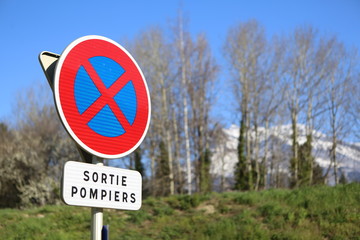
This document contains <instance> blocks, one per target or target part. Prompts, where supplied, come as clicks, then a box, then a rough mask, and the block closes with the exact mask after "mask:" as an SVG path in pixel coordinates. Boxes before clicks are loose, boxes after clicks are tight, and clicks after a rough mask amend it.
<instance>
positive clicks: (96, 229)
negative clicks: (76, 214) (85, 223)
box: [91, 156, 104, 239]
mask: <svg viewBox="0 0 360 240" xmlns="http://www.w3.org/2000/svg"><path fill="white" fill-rule="evenodd" d="M93 164H95V165H97V166H103V165H104V163H103V161H102V160H101V159H99V158H98V157H96V156H93ZM102 227H103V209H102V208H91V239H101V238H102V234H101V233H102Z"/></svg>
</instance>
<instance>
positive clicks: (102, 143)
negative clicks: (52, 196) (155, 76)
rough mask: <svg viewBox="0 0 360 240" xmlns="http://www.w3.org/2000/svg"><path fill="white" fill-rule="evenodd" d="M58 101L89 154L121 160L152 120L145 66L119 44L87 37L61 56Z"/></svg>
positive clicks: (68, 125)
mask: <svg viewBox="0 0 360 240" xmlns="http://www.w3.org/2000/svg"><path fill="white" fill-rule="evenodd" d="M54 95H55V104H56V108H57V111H58V113H59V116H60V119H61V121H62V122H63V124H64V126H65V129H66V130H67V131H68V132H69V134H70V136H71V137H72V138H73V139H74V140H75V141H76V142H77V143H78V144H79V145H80V146H81V147H82V148H83V149H84V150H86V151H87V152H89V153H91V154H93V155H95V156H98V157H101V158H120V157H123V156H125V155H127V154H129V153H131V152H132V151H133V150H135V149H136V148H137V147H138V146H139V145H140V143H141V142H142V140H143V139H144V137H145V134H146V132H147V130H148V126H149V122H150V112H151V107H150V97H149V90H148V87H147V84H146V81H145V78H144V75H143V73H142V72H141V69H140V68H139V66H138V64H137V63H136V61H135V60H134V59H133V57H132V56H131V55H130V54H129V53H128V52H127V51H126V50H125V49H124V48H123V47H122V46H120V45H119V44H118V43H116V42H114V41H112V40H110V39H108V38H105V37H101V36H85V37H82V38H79V39H77V40H75V41H74V42H72V43H71V44H70V45H69V46H68V47H67V48H66V49H65V50H64V52H63V53H62V54H61V56H60V58H59V60H58V63H57V66H56V69H55V77H54Z"/></svg>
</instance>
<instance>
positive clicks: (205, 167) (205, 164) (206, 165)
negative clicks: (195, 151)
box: [199, 149, 212, 193]
mask: <svg viewBox="0 0 360 240" xmlns="http://www.w3.org/2000/svg"><path fill="white" fill-rule="evenodd" d="M199 160H200V161H199V163H200V166H199V168H200V193H209V192H211V190H212V180H211V175H210V165H211V152H210V150H209V149H206V150H205V152H203V153H202V154H201V156H200V159H199Z"/></svg>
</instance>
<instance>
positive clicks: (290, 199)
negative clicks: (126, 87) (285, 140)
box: [0, 184, 360, 240]
mask: <svg viewBox="0 0 360 240" xmlns="http://www.w3.org/2000/svg"><path fill="white" fill-rule="evenodd" d="M104 224H108V225H110V239H111V240H115V239H136V240H137V239H164V240H165V239H197V240H205V239H206V240H210V239H211V240H216V239H219V240H220V239H224V240H225V239H226V240H227V239H360V184H349V185H339V186H336V187H328V186H318V187H307V188H301V189H297V190H287V189H273V190H266V191H261V192H228V193H223V194H218V193H213V194H209V195H198V194H195V195H192V196H187V195H181V196H170V197H166V198H148V199H145V200H143V206H142V208H141V210H139V211H120V210H110V209H106V210H104ZM0 233H1V237H0V238H1V239H37V240H41V239H47V240H49V239H50V240H52V239H54V240H55V239H89V238H90V209H89V208H83V207H72V206H64V205H63V206H45V207H41V208H34V209H27V210H16V209H1V210H0Z"/></svg>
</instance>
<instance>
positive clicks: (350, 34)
mask: <svg viewBox="0 0 360 240" xmlns="http://www.w3.org/2000/svg"><path fill="white" fill-rule="evenodd" d="M180 8H182V12H183V13H184V15H185V16H186V17H187V18H188V29H189V30H190V31H191V33H192V34H193V35H196V34H198V33H205V34H206V36H207V38H208V40H209V43H210V46H211V48H212V51H213V54H214V56H215V57H216V58H217V60H218V63H219V64H220V65H221V69H222V71H221V72H220V75H221V78H222V79H225V78H227V73H226V70H227V66H226V62H224V60H223V58H222V46H223V45H224V41H225V38H226V33H227V31H228V29H229V28H230V27H233V26H235V25H236V24H238V23H240V22H243V21H246V20H249V19H256V20H258V21H259V22H260V23H261V24H262V25H263V26H264V27H265V29H266V30H267V33H268V34H269V36H271V35H273V34H286V33H288V32H289V31H292V30H294V28H295V27H296V26H300V25H303V24H312V25H313V26H314V27H316V28H317V29H319V30H320V32H322V33H324V34H336V35H337V36H338V37H339V39H340V40H341V41H343V42H344V43H345V44H346V45H347V46H348V47H350V46H355V47H357V48H358V49H360V0H326V1H324V0H319V1H315V0H313V1H311V0H310V1H309V0H301V1H290V0H288V1H285V0H284V1H280V0H277V1H270V0H269V1H259V0H254V1H240V0H238V1H231V0H221V1H210V0H208V1H205V0H200V1H195V0H192V1H191V0H183V1H170V0H167V1H166V0H153V1H135V0H133V1H120V0H118V1H115V0H103V1H93V0H86V1H82V0H78V1H76V0H71V1H69V0H62V1H43V0H41V1H36V0H34V1H20V0H0V33H1V36H0V49H1V52H0V53H1V54H0V72H1V75H0V83H1V87H0V121H1V120H6V119H9V117H10V116H11V111H12V108H13V106H14V105H15V101H16V98H15V96H16V95H17V94H19V93H21V91H24V90H26V89H27V88H29V87H31V86H32V85H34V84H37V83H40V82H44V81H46V79H45V76H44V74H43V72H42V70H41V67H40V65H39V62H38V54H39V53H40V52H41V51H44V50H47V51H51V52H54V53H59V54H60V53H61V52H62V51H63V50H64V49H65V47H66V46H67V45H68V44H69V43H71V42H72V41H73V40H75V39H77V38H79V37H81V36H84V35H90V34H96V35H103V36H105V37H108V38H111V39H113V40H115V41H117V42H119V43H120V44H121V40H123V39H130V40H131V39H132V38H134V37H135V36H136V35H137V34H139V33H140V32H142V31H145V30H146V29H147V28H148V27H151V26H160V27H164V28H168V27H169V26H170V22H171V20H174V19H175V18H176V16H177V14H178V11H179V9H180ZM48 90H49V91H50V88H49V89H48ZM224 91H227V90H226V87H224V88H223V89H222V90H221V91H220V94H224ZM222 104H223V103H222V102H221V101H220V102H218V106H219V105H222ZM219 109H222V111H225V112H224V113H221V112H219V116H218V117H224V118H227V121H226V122H227V123H232V122H233V123H236V122H235V120H236V117H235V116H234V115H232V114H229V112H230V111H231V109H232V105H231V104H228V105H227V106H225V107H224V106H222V107H221V108H219Z"/></svg>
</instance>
